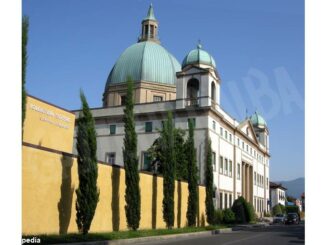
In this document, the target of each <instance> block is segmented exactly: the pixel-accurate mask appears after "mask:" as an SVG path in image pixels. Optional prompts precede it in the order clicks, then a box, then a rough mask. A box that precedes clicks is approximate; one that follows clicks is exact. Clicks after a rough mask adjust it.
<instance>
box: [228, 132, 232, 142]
mask: <svg viewBox="0 0 326 245" xmlns="http://www.w3.org/2000/svg"><path fill="white" fill-rule="evenodd" d="M229 140H230V142H231V143H232V134H229Z"/></svg>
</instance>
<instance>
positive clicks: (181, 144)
mask: <svg viewBox="0 0 326 245" xmlns="http://www.w3.org/2000/svg"><path fill="white" fill-rule="evenodd" d="M184 135H185V131H184V130H182V129H180V128H176V129H174V136H175V137H174V138H175V144H174V145H175V157H176V178H177V179H178V180H187V172H188V170H187V157H186V154H187V153H186V150H185V149H186V146H185V141H184Z"/></svg>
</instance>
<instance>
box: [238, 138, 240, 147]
mask: <svg viewBox="0 0 326 245" xmlns="http://www.w3.org/2000/svg"><path fill="white" fill-rule="evenodd" d="M238 146H239V147H240V139H239V138H238Z"/></svg>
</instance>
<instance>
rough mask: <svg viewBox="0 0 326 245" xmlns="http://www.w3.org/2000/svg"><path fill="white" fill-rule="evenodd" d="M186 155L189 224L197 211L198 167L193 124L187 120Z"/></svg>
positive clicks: (194, 219) (193, 220) (194, 218)
mask: <svg viewBox="0 0 326 245" xmlns="http://www.w3.org/2000/svg"><path fill="white" fill-rule="evenodd" d="M187 153H188V154H187V156H188V159H187V161H188V192H189V196H188V208H187V221H188V225H189V226H195V225H196V218H197V213H198V187H197V184H198V183H197V182H198V169H197V164H196V150H195V142H194V125H193V122H192V120H189V135H188V140H187Z"/></svg>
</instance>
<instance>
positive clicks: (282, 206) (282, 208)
mask: <svg viewBox="0 0 326 245" xmlns="http://www.w3.org/2000/svg"><path fill="white" fill-rule="evenodd" d="M279 205H280V207H281V210H282V214H285V213H286V208H285V206H284V205H282V204H279Z"/></svg>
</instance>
